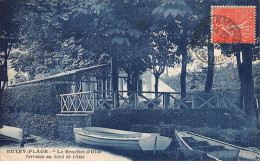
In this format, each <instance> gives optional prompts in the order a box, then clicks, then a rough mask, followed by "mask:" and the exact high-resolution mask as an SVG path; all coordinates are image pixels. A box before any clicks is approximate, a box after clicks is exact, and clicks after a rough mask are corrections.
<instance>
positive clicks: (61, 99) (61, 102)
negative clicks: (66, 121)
mask: <svg viewBox="0 0 260 164" xmlns="http://www.w3.org/2000/svg"><path fill="white" fill-rule="evenodd" d="M62 109H63V107H62V95H60V113H61V114H62Z"/></svg>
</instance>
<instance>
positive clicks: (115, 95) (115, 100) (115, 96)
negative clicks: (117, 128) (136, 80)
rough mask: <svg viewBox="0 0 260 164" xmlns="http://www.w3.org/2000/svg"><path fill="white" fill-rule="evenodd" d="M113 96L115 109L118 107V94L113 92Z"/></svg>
mask: <svg viewBox="0 0 260 164" xmlns="http://www.w3.org/2000/svg"><path fill="white" fill-rule="evenodd" d="M113 94H114V98H113V99H114V109H117V108H118V106H119V100H118V92H113Z"/></svg>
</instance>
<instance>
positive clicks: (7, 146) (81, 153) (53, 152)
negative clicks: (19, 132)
mask: <svg viewBox="0 0 260 164" xmlns="http://www.w3.org/2000/svg"><path fill="white" fill-rule="evenodd" d="M2 160H4V161H6V160H7V161H16V160H19V161H20V160H29V161H34V160H39V161H43V160H44V161H45V160H47V161H48V160H50V161H53V160H54V161H64V160H71V161H81V160H82V161H131V160H132V159H130V158H127V157H124V156H122V155H119V154H116V153H113V152H109V151H106V150H101V149H97V148H87V147H79V146H77V145H76V144H75V143H74V142H70V141H61V140H55V139H54V140H48V139H46V138H43V137H39V136H31V138H30V141H28V142H26V143H25V145H24V147H23V148H20V145H19V143H2V144H1V147H0V161H2Z"/></svg>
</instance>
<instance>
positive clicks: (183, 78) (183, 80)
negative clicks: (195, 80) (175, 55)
mask: <svg viewBox="0 0 260 164" xmlns="http://www.w3.org/2000/svg"><path fill="white" fill-rule="evenodd" d="M185 48H186V47H185ZM181 63H182V64H181V79H180V81H181V98H182V99H183V98H185V97H186V74H187V70H186V69H187V53H186V51H185V52H184V53H183V54H182V62H181Z"/></svg>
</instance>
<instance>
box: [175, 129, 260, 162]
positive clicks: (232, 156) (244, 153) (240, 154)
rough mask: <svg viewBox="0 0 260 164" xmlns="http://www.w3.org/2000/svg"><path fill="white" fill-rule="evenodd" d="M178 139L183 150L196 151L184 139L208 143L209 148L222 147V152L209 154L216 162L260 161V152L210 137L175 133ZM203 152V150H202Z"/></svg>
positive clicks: (189, 133)
mask: <svg viewBox="0 0 260 164" xmlns="http://www.w3.org/2000/svg"><path fill="white" fill-rule="evenodd" d="M175 135H176V139H177V141H178V143H179V145H180V147H181V148H184V149H188V150H194V148H193V147H192V146H191V145H189V143H188V142H186V141H185V140H184V138H185V137H186V138H189V137H191V138H192V139H194V140H196V141H198V142H204V143H205V142H207V143H208V144H209V146H212V147H218V146H219V147H222V149H220V150H211V151H208V152H207V155H208V157H210V158H213V159H215V160H252V161H256V160H259V157H260V152H257V151H254V150H251V149H246V148H242V147H239V146H235V145H232V144H229V143H225V142H222V141H219V140H215V139H212V138H209V137H205V136H202V135H199V134H195V133H191V132H178V131H175ZM201 151H203V150H201Z"/></svg>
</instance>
